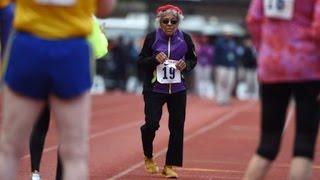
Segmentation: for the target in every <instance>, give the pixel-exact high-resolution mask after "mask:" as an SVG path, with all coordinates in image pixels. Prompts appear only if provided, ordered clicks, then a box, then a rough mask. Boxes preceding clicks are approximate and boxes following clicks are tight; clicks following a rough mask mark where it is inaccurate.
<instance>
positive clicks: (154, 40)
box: [138, 28, 197, 94]
mask: <svg viewBox="0 0 320 180" xmlns="http://www.w3.org/2000/svg"><path fill="white" fill-rule="evenodd" d="M169 44H170V57H169V59H172V60H177V61H178V60H180V59H183V60H185V62H186V65H187V66H186V69H184V70H183V72H181V73H182V82H181V83H174V84H160V83H159V82H158V81H157V79H156V67H157V65H159V63H158V62H157V60H156V59H155V56H156V55H157V54H158V53H160V52H163V53H165V54H167V55H168V49H169ZM196 63H197V58H196V55H195V49H194V44H193V42H192V39H191V37H190V36H189V35H188V34H186V33H184V32H182V31H180V30H177V31H176V32H175V33H174V34H173V36H171V37H170V38H169V37H168V36H166V35H165V33H164V31H163V30H162V29H160V28H159V29H157V30H156V31H154V32H152V33H149V34H148V35H147V37H146V39H145V42H144V45H143V48H142V50H141V53H140V54H139V59H138V65H139V70H140V71H141V73H142V75H143V77H144V80H143V82H144V86H143V87H144V88H143V91H144V92H146V91H152V92H158V93H166V94H170V93H176V92H179V91H183V90H186V85H185V83H184V80H183V74H184V73H187V72H189V71H191V70H192V69H193V68H194V67H195V65H196Z"/></svg>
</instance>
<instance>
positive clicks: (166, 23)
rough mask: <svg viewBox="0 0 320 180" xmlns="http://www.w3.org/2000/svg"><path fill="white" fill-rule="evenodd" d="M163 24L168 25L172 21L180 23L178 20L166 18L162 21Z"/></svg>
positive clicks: (172, 22) (173, 23)
mask: <svg viewBox="0 0 320 180" xmlns="http://www.w3.org/2000/svg"><path fill="white" fill-rule="evenodd" d="M161 22H162V24H165V25H168V24H169V23H171V24H172V25H175V24H178V22H179V21H178V20H175V19H164V20H162V21H161Z"/></svg>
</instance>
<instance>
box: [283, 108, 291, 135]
mask: <svg viewBox="0 0 320 180" xmlns="http://www.w3.org/2000/svg"><path fill="white" fill-rule="evenodd" d="M293 112H294V108H293V107H291V108H290V109H289V113H288V116H287V119H286V123H285V125H284V129H283V131H282V135H283V133H285V132H286V130H287V129H288V127H289V124H290V122H291V121H292V119H293V118H292V117H293V114H294V113H293Z"/></svg>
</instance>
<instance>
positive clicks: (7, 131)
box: [0, 87, 44, 180]
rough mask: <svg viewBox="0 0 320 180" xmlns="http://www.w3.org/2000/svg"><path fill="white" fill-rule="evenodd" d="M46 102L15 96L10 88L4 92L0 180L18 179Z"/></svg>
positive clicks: (0, 143)
mask: <svg viewBox="0 0 320 180" xmlns="http://www.w3.org/2000/svg"><path fill="white" fill-rule="evenodd" d="M43 106H44V102H41V101H35V100H32V99H30V98H27V97H23V96H20V95H18V94H15V93H14V92H13V91H12V90H10V89H9V88H8V87H5V88H4V92H3V121H2V129H1V139H0V179H1V180H12V179H16V174H17V167H18V164H19V161H20V158H21V156H22V154H23V151H24V148H25V147H27V143H28V142H29V137H30V134H31V130H32V128H33V126H34V123H35V121H36V119H37V118H38V116H39V114H40V112H41V111H42V108H43Z"/></svg>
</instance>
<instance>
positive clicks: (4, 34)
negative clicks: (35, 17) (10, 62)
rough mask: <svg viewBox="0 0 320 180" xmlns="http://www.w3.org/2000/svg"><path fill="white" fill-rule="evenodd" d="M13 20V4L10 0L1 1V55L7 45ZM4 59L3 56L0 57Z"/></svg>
mask: <svg viewBox="0 0 320 180" xmlns="http://www.w3.org/2000/svg"><path fill="white" fill-rule="evenodd" d="M12 20H13V4H12V3H10V0H1V1H0V40H1V44H0V45H1V57H2V56H3V53H4V51H5V47H6V45H7V41H8V37H9V33H10V30H11V28H12ZM0 59H2V58H0Z"/></svg>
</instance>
